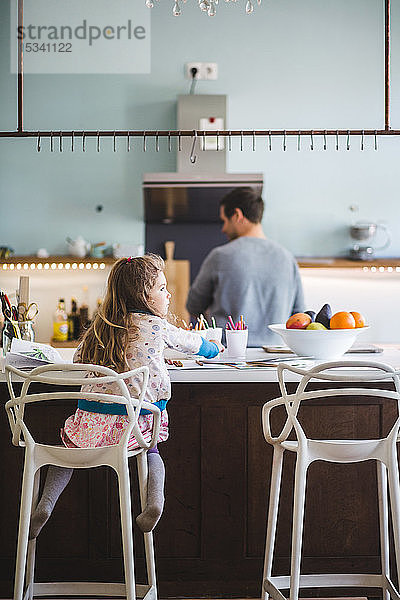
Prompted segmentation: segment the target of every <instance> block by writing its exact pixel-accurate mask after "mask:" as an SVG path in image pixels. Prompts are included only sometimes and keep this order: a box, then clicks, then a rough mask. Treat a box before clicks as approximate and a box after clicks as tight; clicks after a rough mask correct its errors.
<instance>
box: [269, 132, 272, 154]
mask: <svg viewBox="0 0 400 600" xmlns="http://www.w3.org/2000/svg"><path fill="white" fill-rule="evenodd" d="M268 146H269V151H270V152H271V150H272V138H271V130H270V131H269V132H268Z"/></svg>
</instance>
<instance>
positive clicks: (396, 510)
mask: <svg viewBox="0 0 400 600" xmlns="http://www.w3.org/2000/svg"><path fill="white" fill-rule="evenodd" d="M340 367H347V368H349V367H351V368H352V370H350V371H347V374H346V371H343V370H342V371H341V372H340V371H339V372H338V371H337V370H336V369H338V368H340ZM366 367H367V368H368V369H366ZM357 369H358V371H357ZM335 370H336V371H335ZM285 371H288V372H291V373H297V374H298V375H301V380H300V383H299V384H298V387H297V390H296V392H295V393H294V394H288V393H287V390H286V385H285V381H284V372H285ZM354 371H355V372H354ZM278 380H279V385H280V390H281V394H282V395H281V396H280V397H279V398H276V399H274V400H271V401H269V402H267V403H266V404H265V405H264V407H263V411H262V424H263V431H264V437H265V439H266V441H267V442H268V443H270V444H272V445H273V449H274V450H273V462H272V476H271V484H270V485H271V491H270V499H269V509H268V523H267V535H266V547H265V562H264V574H263V591H262V596H261V598H262V600H267V599H268V597H269V596H270V597H271V598H273V599H274V600H286V599H285V596H284V595H283V594H282V592H281V591H280V590H285V589H287V590H289V598H290V600H298V596H299V588H300V587H302V588H305V587H306V588H314V587H318V588H320V587H326V588H329V587H335V588H337V587H352V586H353V587H374V588H380V589H381V590H382V592H383V599H384V600H389V597H391V598H392V599H394V598H396V599H397V600H400V594H399V591H398V589H396V588H395V586H394V584H393V582H392V581H391V579H390V563H389V525H388V523H389V518H388V510H389V508H388V494H387V484H388V483H389V492H390V494H389V499H390V501H389V506H390V510H391V516H392V523H393V536H394V542H395V557H396V567H397V575H398V579H399V581H400V485H399V470H398V463H397V452H396V442H397V438H398V433H399V428H400V380H399V374H398V373H397V372H395V370H394V369H393V368H392V367H391V366H389V365H385V364H383V363H375V362H369V361H343V362H331V363H324V364H321V365H318V366H316V367H314V368H312V369H310V370H309V371H306V370H303V369H299V368H296V367H291V366H288V365H285V364H280V365H279V366H278ZM311 380H319V381H332V382H345V383H348V384H349V387H346V388H336V389H322V390H312V391H306V386H307V385H308V384H309V383H310V381H311ZM383 380H385V381H386V382H388V381H392V382H393V384H394V390H395V391H389V390H385V389H381V388H379V382H380V381H383ZM353 382H358V383H359V382H373V383H374V388H373V389H372V388H365V387H364V388H362V387H353V386H354V383H353ZM361 395H362V396H378V397H381V398H385V399H387V401H389V400H390V401H392V402H393V401H394V402H395V403H396V405H397V418H396V421H395V423H394V424H393V426H392V428H391V430H390V432H389V434H388V435H387V437H385V438H382V439H371V440H357V439H351V440H345V439H340V440H320V439H310V438H308V437H307V436H306V434H305V432H304V429H303V427H302V425H301V419H300V417H299V415H298V411H299V408H300V405H301V403H302V402H305V401H307V400H310V399H314V398H327V397H329V396H347V397H352V396H361ZM282 405H283V406H284V407H285V409H286V413H287V415H286V422H285V424H284V426H283V428H282V430H281V432H280V433H279V435H278V436H277V437H273V436H272V434H271V422H270V414H271V411H272V410H273V409H274V408H276V407H278V406H282ZM292 431H293V432H294V433H295V437H296V440H295V441H289V440H288V437H289V434H290V433H291V432H292ZM285 450H287V451H289V452H294V453H296V469H295V476H294V499H293V517H292V519H293V520H292V549H291V566H290V575H289V576H287V575H284V576H272V562H273V556H274V546H275V537H276V525H277V516H278V508H279V496H280V487H281V476H282V463H283V453H284V452H285ZM371 459H372V460H376V464H377V476H378V505H379V527H380V546H381V573H379V574H336V573H334V574H307V575H305V574H300V562H301V550H302V537H303V521H304V504H305V493H306V480H307V470H308V467H309V466H310V464H311V463H312V462H314V461H316V460H321V461H328V462H334V463H357V462H361V461H365V460H371ZM309 491H310V492H311V493H312V490H309Z"/></svg>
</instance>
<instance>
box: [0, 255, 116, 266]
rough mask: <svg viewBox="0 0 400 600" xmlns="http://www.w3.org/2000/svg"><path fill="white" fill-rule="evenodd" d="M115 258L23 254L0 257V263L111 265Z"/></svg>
mask: <svg viewBox="0 0 400 600" xmlns="http://www.w3.org/2000/svg"><path fill="white" fill-rule="evenodd" d="M115 260H116V259H115V258H112V257H108V256H107V257H104V258H94V257H92V256H85V257H84V258H80V257H78V256H66V255H63V256H48V257H47V258H39V257H37V256H27V255H23V256H10V257H9V258H0V264H6V265H16V264H18V263H19V264H21V265H24V264H28V265H31V264H35V265H39V264H42V265H44V264H46V263H48V264H49V265H51V264H53V263H55V264H56V265H58V264H62V265H65V264H67V263H69V264H73V263H77V264H79V263H92V264H96V263H97V264H101V263H104V264H106V265H112V264H114V262H115Z"/></svg>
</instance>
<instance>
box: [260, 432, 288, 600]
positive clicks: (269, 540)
mask: <svg viewBox="0 0 400 600" xmlns="http://www.w3.org/2000/svg"><path fill="white" fill-rule="evenodd" d="M283 452H284V450H283V448H282V447H281V446H278V445H277V444H275V445H274V454H273V458H272V473H271V483H270V494H269V506H268V520H267V535H266V539H265V558H264V573H263V579H262V582H263V585H264V581H265V580H266V579H267V578H270V577H271V574H272V561H273V557H274V548H275V537H276V523H277V518H278V508H279V496H280V493H281V479H282V463H283ZM268 597H269V595H268V593H267V592H265V591H264V588H263V589H262V590H261V600H268Z"/></svg>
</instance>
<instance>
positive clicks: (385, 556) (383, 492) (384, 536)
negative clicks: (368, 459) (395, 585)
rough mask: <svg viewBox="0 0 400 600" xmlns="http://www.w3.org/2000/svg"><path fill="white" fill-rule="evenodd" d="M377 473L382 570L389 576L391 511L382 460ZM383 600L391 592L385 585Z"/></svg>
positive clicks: (378, 463) (388, 596)
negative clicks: (389, 509)
mask: <svg viewBox="0 0 400 600" xmlns="http://www.w3.org/2000/svg"><path fill="white" fill-rule="evenodd" d="M376 474H377V481H378V507H379V536H380V544H381V572H382V575H384V576H385V577H387V578H389V576H390V571H389V513H388V495H387V473H386V466H385V465H384V464H383V463H382V462H381V461H379V460H378V461H376ZM383 600H390V594H389V591H388V589H387V586H386V585H385V590H384V596H383Z"/></svg>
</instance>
